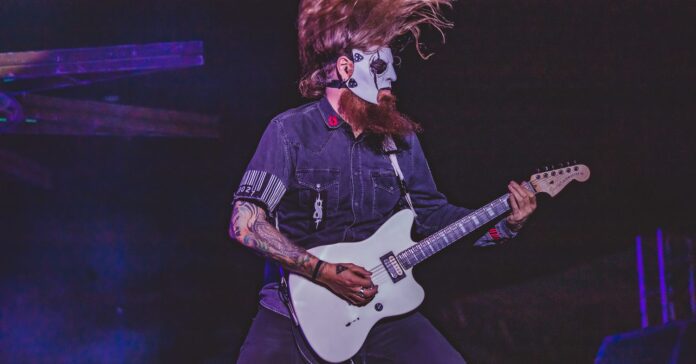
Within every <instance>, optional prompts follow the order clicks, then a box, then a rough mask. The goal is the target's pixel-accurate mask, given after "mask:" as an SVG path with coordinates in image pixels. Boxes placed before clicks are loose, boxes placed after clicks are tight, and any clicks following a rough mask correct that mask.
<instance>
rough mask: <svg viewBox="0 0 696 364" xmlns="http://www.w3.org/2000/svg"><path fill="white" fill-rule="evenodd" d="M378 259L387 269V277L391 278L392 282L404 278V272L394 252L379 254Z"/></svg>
mask: <svg viewBox="0 0 696 364" xmlns="http://www.w3.org/2000/svg"><path fill="white" fill-rule="evenodd" d="M379 260H380V261H381V262H382V265H383V266H384V268H385V269H386V270H387V273H389V278H391V280H392V282H394V283H396V282H398V281H400V280H402V279H404V277H406V272H405V271H404V268H403V267H402V266H401V264H400V263H399V260H398V259H396V256H395V255H394V253H392V252H389V253H387V254H385V255H383V256H381V257H380V258H379Z"/></svg>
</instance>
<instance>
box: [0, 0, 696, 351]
mask: <svg viewBox="0 0 696 364" xmlns="http://www.w3.org/2000/svg"><path fill="white" fill-rule="evenodd" d="M296 8H297V2H296V1H272V2H271V1H267V2H252V1H247V2H233V1H183V0H175V1H173V0H168V1H113V0H107V1H84V0H80V1H78V0H71V1H68V0H61V1H47V0H44V1H39V0H22V1H18V0H3V1H2V3H0V20H1V21H0V52H10V51H25V50H41V49H54V48H76V47H93V46H106V45H119V44H143V43H151V42H166V41H185V40H202V41H204V43H205V53H206V65H205V66H204V67H201V68H196V69H190V70H183V71H176V72H166V73H160V74H155V75H150V76H143V77H136V78H130V79H123V80H119V81H114V82H108V83H102V84H96V85H91V86H87V87H79V88H72V89H66V90H60V91H53V92H47V93H45V94H48V95H53V96H60V97H69V98H75V99H89V100H103V99H104V98H105V97H107V96H113V95H116V96H118V98H119V100H120V101H119V102H120V103H123V104H128V105H141V106H149V107H158V108H172V109H177V110H182V111H195V112H201V113H206V114H213V115H220V116H221V120H222V129H223V137H222V138H221V139H219V140H194V139H186V138H172V139H164V138H161V139H158V138H129V139H127V138H118V137H57V136H11V135H0V147H2V148H3V149H6V150H11V151H13V152H16V153H18V154H21V155H23V156H25V157H28V158H31V159H33V160H35V161H37V162H39V163H41V164H42V165H44V166H47V167H48V168H50V170H51V171H52V173H53V184H54V187H53V189H50V190H43V189H40V188H36V187H33V186H30V185H27V184H25V183H23V182H21V181H19V180H16V179H13V178H11V177H10V176H7V175H0V192H1V193H0V241H1V244H0V249H1V252H2V253H0V289H1V291H0V320H1V322H0V330H1V331H0V335H1V336H0V361H2V362H157V361H159V362H211V363H212V362H231V361H233V360H234V358H236V354H237V352H238V349H239V346H240V345H241V340H242V339H243V337H244V335H245V334H246V330H247V329H248V326H249V324H250V322H251V319H252V317H253V315H254V313H255V311H256V307H257V306H256V299H257V298H256V291H257V290H258V288H259V287H260V284H261V279H262V273H263V262H262V260H261V259H260V258H258V257H257V256H255V255H254V254H252V253H251V252H249V251H246V250H245V249H244V248H243V247H241V245H239V244H237V243H235V242H233V241H231V240H230V239H229V238H228V237H227V223H228V219H229V214H230V206H229V202H230V200H231V196H232V192H233V191H234V189H235V188H236V185H237V183H238V181H239V179H240V177H241V174H242V172H243V170H244V167H245V165H246V163H247V161H248V160H249V158H250V157H251V155H252V153H253V151H254V148H255V146H256V143H257V141H258V139H259V137H260V135H261V132H262V131H263V129H264V128H265V125H266V123H267V122H268V121H269V120H270V119H271V118H272V117H273V116H274V115H275V114H277V113H279V112H282V111H283V110H285V109H287V108H290V107H294V106H297V105H299V104H301V103H303V102H305V101H304V100H302V99H301V98H300V97H299V95H298V93H297V91H296V84H297V78H298V64H297V56H296V40H295V37H296V29H295V19H296V16H297V11H296ZM695 8H696V6H695V5H694V3H689V2H680V1H630V0H617V1H610V2H607V1H599V0H589V1H581V2H567V1H510V0H508V1H459V2H458V3H456V4H455V8H454V10H453V11H451V12H449V13H448V14H449V15H450V16H451V18H452V19H453V20H454V22H455V24H456V27H455V29H454V30H452V31H449V32H448V39H447V43H446V45H444V46H442V45H439V44H438V43H431V44H430V45H431V49H432V50H434V51H435V52H436V55H435V56H434V57H433V58H432V59H431V60H429V61H427V62H423V61H421V60H420V59H418V57H417V56H416V55H415V52H414V50H413V49H408V50H406V51H405V52H404V53H403V54H402V55H401V56H402V57H403V65H402V66H401V68H400V69H398V70H397V72H398V73H399V81H398V83H397V84H396V89H395V92H396V93H397V95H399V97H400V99H401V102H400V105H401V108H402V109H403V110H404V111H405V112H407V113H408V114H410V115H412V116H413V117H414V118H415V119H416V120H418V121H420V122H421V123H422V124H423V126H424V128H425V132H424V133H423V134H422V135H421V140H422V143H423V144H424V149H425V151H426V155H427V156H428V158H429V161H430V165H431V168H432V170H433V174H434V175H435V178H436V181H437V182H438V186H439V188H440V189H441V190H442V191H443V192H445V193H446V194H447V195H448V197H449V198H450V200H451V201H452V202H453V203H456V204H460V205H463V206H467V207H477V206H479V205H482V204H484V203H486V202H488V201H489V200H491V199H493V198H495V197H497V196H498V195H500V194H502V193H503V192H505V186H506V184H507V182H508V181H509V180H511V179H515V180H518V181H519V180H522V179H524V178H528V176H529V175H530V174H532V173H534V171H535V170H536V168H539V167H543V166H544V165H550V164H554V163H559V162H564V161H567V160H571V161H572V160H577V161H578V162H582V163H585V164H587V165H588V166H589V167H590V168H591V170H592V178H591V179H590V181H588V182H587V183H584V184H577V183H575V184H571V185H570V186H569V187H567V188H566V189H565V190H564V191H563V192H562V193H561V194H560V195H559V196H558V197H556V198H554V199H550V198H547V197H540V198H539V205H540V206H539V209H538V212H537V213H536V214H535V216H534V218H533V219H532V220H531V221H530V223H529V225H528V227H527V228H526V229H525V231H524V233H523V234H522V235H521V236H520V237H519V238H518V239H516V240H515V241H513V242H511V243H510V244H508V245H505V246H502V247H497V248H494V249H471V248H468V247H467V244H466V243H461V244H459V245H457V246H454V247H451V248H448V251H447V252H446V253H442V254H441V255H440V256H438V257H436V258H434V259H432V260H431V261H430V262H428V263H425V264H424V265H423V266H422V267H420V268H419V269H418V270H417V272H416V275H417V278H418V279H419V281H420V282H421V283H422V284H423V285H424V286H425V289H426V291H427V293H428V297H427V299H426V302H425V304H424V305H423V307H422V310H423V312H424V313H425V314H426V315H427V316H428V317H429V318H430V319H431V320H432V321H433V322H434V323H435V324H436V326H438V327H439V328H440V329H441V330H442V331H443V333H445V335H446V336H447V337H448V338H449V339H450V340H451V341H452V343H453V344H454V345H455V346H456V347H457V348H458V349H459V350H460V351H461V352H462V353H463V355H464V356H465V358H467V359H468V360H470V361H471V362H473V363H500V362H504V363H530V362H535V363H558V362H563V363H587V362H590V361H592V359H593V357H594V355H595V354H596V352H597V349H598V347H599V345H600V344H601V342H602V339H603V338H604V337H605V336H607V335H610V334H613V333H617V332H625V331H629V330H634V329H637V328H639V327H640V313H639V307H638V290H637V282H636V278H635V277H636V268H635V261H634V245H633V244H634V243H633V242H634V237H635V236H636V235H637V234H643V235H645V236H647V237H650V236H653V235H654V232H655V229H656V228H658V227H662V228H663V229H664V231H666V232H669V233H673V234H683V233H686V234H690V233H693V230H694V229H693V225H692V224H693V220H694V218H695V217H696V214H694V212H693V206H694V200H695V198H694V195H695V194H696V191H694V185H693V180H694V177H695V172H694V162H695V161H694V159H695V158H694V155H695V153H694V139H693V137H692V131H693V127H692V126H691V123H692V122H693V120H694V117H693V114H694V111H696V106H695V105H696V104H694V96H695V95H696V93H695V91H696V90H695V88H696V87H695V86H694V85H695V83H694V82H695V81H696V67H695V66H694V61H696V51H695V50H694V39H696V31H695V23H696V22H695V21H694V19H696V18H695V17H694V15H696V14H695ZM426 37H430V38H433V39H435V38H434V36H433V34H428V35H426ZM650 246H651V247H652V245H650ZM651 249H652V248H651ZM653 319H655V318H653Z"/></svg>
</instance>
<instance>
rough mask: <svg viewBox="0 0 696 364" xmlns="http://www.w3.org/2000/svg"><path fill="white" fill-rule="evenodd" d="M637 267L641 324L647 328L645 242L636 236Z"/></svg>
mask: <svg viewBox="0 0 696 364" xmlns="http://www.w3.org/2000/svg"><path fill="white" fill-rule="evenodd" d="M636 266H637V268H638V292H639V294H640V324H641V327H643V328H646V327H648V326H649V325H650V323H649V321H648V300H647V297H646V295H645V266H644V265H643V242H642V239H641V238H640V236H636Z"/></svg>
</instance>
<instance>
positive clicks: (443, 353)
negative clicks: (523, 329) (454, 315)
mask: <svg viewBox="0 0 696 364" xmlns="http://www.w3.org/2000/svg"><path fill="white" fill-rule="evenodd" d="M353 361H354V362H355V363H356V364H358V363H364V364H374V363H431V364H437V363H447V364H449V363H464V359H463V358H462V356H461V355H460V354H459V353H458V352H457V351H456V350H454V348H453V347H452V346H451V345H450V344H449V343H448V342H447V340H446V339H445V338H444V337H443V336H442V334H440V332H438V331H437V330H436V329H435V327H433V325H432V324H431V323H430V321H428V319H426V318H425V317H423V315H421V314H420V313H418V312H413V313H410V314H407V315H404V316H400V317H398V318H392V319H388V320H384V321H380V322H379V323H377V325H375V327H373V328H372V331H370V334H369V335H368V336H367V340H366V341H365V344H364V345H363V347H362V348H361V349H360V351H359V352H358V353H357V354H356V355H355V357H353ZM237 363H240V364H247V363H249V364H260V363H272V364H281V363H288V364H302V363H305V361H304V359H303V357H302V355H301V354H300V352H299V351H298V349H297V346H296V345H295V341H294V337H293V333H292V321H291V320H290V319H288V318H286V317H285V316H282V315H279V314H277V313H275V312H273V311H270V310H268V309H266V308H263V307H261V308H259V312H258V314H257V315H256V317H255V318H254V322H253V323H252V324H251V328H250V329H249V334H248V335H247V337H246V340H244V344H243V345H242V349H241V351H240V353H239V359H238V361H237Z"/></svg>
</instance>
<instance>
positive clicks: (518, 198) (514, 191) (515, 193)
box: [510, 185, 526, 208]
mask: <svg viewBox="0 0 696 364" xmlns="http://www.w3.org/2000/svg"><path fill="white" fill-rule="evenodd" d="M511 186H512V185H511ZM510 191H511V192H512V195H513V196H514V197H515V200H516V202H517V206H518V207H520V208H521V207H523V206H524V205H525V202H526V199H525V198H524V197H522V194H521V193H520V191H518V190H517V189H516V188H514V187H511V188H510Z"/></svg>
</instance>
